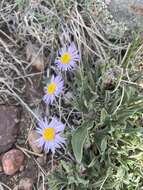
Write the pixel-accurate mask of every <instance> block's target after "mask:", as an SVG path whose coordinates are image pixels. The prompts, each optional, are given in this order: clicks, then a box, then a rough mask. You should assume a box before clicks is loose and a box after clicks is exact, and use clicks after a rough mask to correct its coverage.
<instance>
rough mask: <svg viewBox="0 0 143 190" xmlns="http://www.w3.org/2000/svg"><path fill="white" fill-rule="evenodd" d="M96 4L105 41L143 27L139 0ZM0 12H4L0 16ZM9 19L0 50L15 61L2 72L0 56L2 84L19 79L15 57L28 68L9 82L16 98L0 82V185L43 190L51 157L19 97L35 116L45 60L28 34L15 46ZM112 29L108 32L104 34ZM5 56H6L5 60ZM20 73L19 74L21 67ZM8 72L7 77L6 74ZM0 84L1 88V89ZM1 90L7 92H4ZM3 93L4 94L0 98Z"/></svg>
mask: <svg viewBox="0 0 143 190" xmlns="http://www.w3.org/2000/svg"><path fill="white" fill-rule="evenodd" d="M3 2H4V1H1V2H0V5H1V6H3V5H2V3H3ZM37 2H38V1H37ZM39 3H40V1H39ZM102 3H103V2H102V1H97V8H98V7H100V8H101V13H100V14H102V15H101V23H102V24H103V25H104V27H105V30H106V29H107V35H108V34H109V39H111V38H112V36H113V34H115V35H114V37H115V36H116V34H117V33H118V34H119V35H118V37H119V36H122V37H124V35H125V33H126V31H133V30H141V27H142V25H143V1H142V0H139V1H137V0H106V1H105V2H104V4H102ZM35 6H36V5H35ZM1 11H2V10H1ZM17 14H18V13H17ZM98 14H99V12H98V11H97V15H98ZM105 14H106V16H105ZM3 16H4V15H1V17H3ZM9 16H12V18H13V20H10V21H11V22H14V19H15V18H14V17H13V15H9ZM103 18H104V19H103ZM3 20H4V19H3ZM11 22H5V23H6V24H7V25H5V24H4V25H2V26H3V28H2V27H1V29H0V45H1V49H0V53H1V54H3V56H5V57H6V56H8V59H7V64H9V68H11V62H12V61H13V62H14V63H12V64H13V66H14V65H15V63H16V62H17V65H18V66H17V67H15V68H14V69H13V68H12V69H11V70H10V71H9V69H8V71H7V70H6V73H4V74H3V71H4V69H2V68H5V65H4V64H3V58H2V57H1V67H0V73H1V75H2V80H3V78H4V76H6V77H7V78H8V80H7V81H8V84H10V88H12V87H13V83H12V82H11V81H10V80H11V78H13V76H14V75H17V76H16V78H17V79H18V77H21V73H18V72H19V71H17V69H18V68H19V66H20V64H21V63H19V61H18V58H19V59H22V60H24V61H25V62H24V61H23V63H22V64H24V68H30V70H29V71H28V74H27V73H26V76H27V75H28V76H29V78H28V77H27V79H26V80H27V81H26V83H25V82H23V81H24V80H25V79H24V78H22V80H21V79H20V80H19V79H18V80H19V81H18V84H17V81H16V82H15V83H14V85H16V86H14V89H15V90H16V91H17V93H18V94H19V96H18V97H16V94H14V93H13V91H11V89H8V88H9V86H6V85H5V83H3V84H4V85H1V95H0V96H1V99H0V100H1V101H0V189H2V190H3V189H13V190H32V189H33V190H35V189H38V190H48V185H47V184H45V182H44V179H43V178H44V177H45V176H46V174H47V173H48V172H49V168H50V167H51V163H50V160H51V159H50V157H51V155H45V154H44V153H43V152H42V149H41V148H39V147H37V146H36V145H35V144H34V142H35V140H36V139H37V138H38V134H37V133H36V132H35V126H36V122H35V119H33V117H32V115H31V113H30V111H29V110H28V109H27V107H26V106H25V104H23V102H22V101H21V99H20V98H19V97H21V98H22V100H23V101H24V102H25V103H26V105H28V106H29V107H30V109H31V110H32V112H33V113H34V114H39V112H40V111H39V110H44V109H45V108H43V103H42V101H41V97H42V95H43V83H42V74H43V70H44V69H47V68H48V62H49V60H50V58H49V56H47V54H46V53H45V54H44V55H43V54H42V53H41V51H40V48H39V46H38V45H39V44H38V45H37V44H35V43H34V38H31V41H29V39H28V40H27V41H26V43H25V41H22V38H23V36H22V37H21V39H19V40H17V42H16V43H17V44H18V45H17V44H15V41H14V39H15V36H14V35H17V33H16V31H15V33H14V34H13V32H12V31H10V30H9V29H8V28H10V29H12V26H14V23H11ZM108 22H109V23H108ZM15 24H16V23H15ZM10 25H11V26H10ZM113 26H114V27H113ZM121 26H122V27H121ZM113 29H114V32H113V33H112V35H111V36H110V34H111V31H112V30H113ZM7 30H9V31H7ZM114 40H115V38H114ZM37 41H38V40H37ZM22 43H23V44H22ZM38 43H39V42H38ZM42 43H43V42H42ZM33 44H34V45H33ZM17 46H18V47H17ZM13 47H14V48H15V47H17V50H16V51H13ZM42 47H43V46H42ZM46 50H47V49H46ZM12 51H13V53H15V52H16V55H17V52H19V51H23V55H20V57H18V56H17V57H16V58H15V57H13V56H12V55H11V52H12ZM39 52H40V53H39ZM43 52H44V50H43ZM6 54H7V55H6ZM9 57H11V59H10V58H9ZM23 57H24V59H23ZM11 60H12V61H11ZM4 61H5V60H4ZM25 65H26V66H25ZM27 65H28V66H27ZM21 68H22V67H21ZM21 70H22V69H21ZM20 72H23V73H24V71H20ZM9 73H10V75H11V78H10V77H8V76H9ZM15 73H16V74H15ZM17 73H18V74H17ZM0 77H1V76H0ZM2 80H1V78H0V81H2ZM15 80H16V79H15ZM5 86H6V91H5V89H4V87H5ZM17 88H18V89H19V91H18V90H17ZM7 90H9V92H8V93H7ZM3 92H4V93H3ZM5 93H7V94H6V96H5ZM11 97H12V98H11ZM13 97H14V98H13ZM37 108H38V109H37ZM37 110H38V111H37ZM48 111H49V110H46V112H47V114H48ZM40 114H41V113H40ZM55 167H58V166H57V163H56V161H55ZM43 176H44V177H43Z"/></svg>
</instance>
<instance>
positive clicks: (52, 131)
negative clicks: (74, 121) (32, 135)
mask: <svg viewBox="0 0 143 190" xmlns="http://www.w3.org/2000/svg"><path fill="white" fill-rule="evenodd" d="M38 125H39V127H38V128H37V133H39V134H40V135H41V137H40V138H39V139H38V140H36V143H37V145H38V146H40V147H43V149H44V151H45V152H46V153H48V152H49V151H50V150H51V152H52V153H53V154H54V153H55V150H56V149H57V148H61V147H62V145H63V144H65V138H63V137H61V136H60V133H61V132H62V131H64V129H65V125H64V124H63V123H62V122H60V121H59V120H58V119H57V118H56V117H54V118H53V119H52V121H51V122H50V123H48V121H47V118H45V119H44V120H43V119H42V120H40V122H39V124H38Z"/></svg>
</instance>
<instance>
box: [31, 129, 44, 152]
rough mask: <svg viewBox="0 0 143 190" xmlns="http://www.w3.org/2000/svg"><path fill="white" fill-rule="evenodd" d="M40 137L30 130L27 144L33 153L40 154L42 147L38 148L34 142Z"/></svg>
mask: <svg viewBox="0 0 143 190" xmlns="http://www.w3.org/2000/svg"><path fill="white" fill-rule="evenodd" d="M40 137H41V135H40V134H38V133H37V132H36V131H35V130H31V131H30V133H29V136H28V143H29V146H30V147H31V149H32V150H33V151H34V152H35V153H38V154H40V153H41V152H42V147H39V146H38V145H37V143H36V140H37V139H39V138H40Z"/></svg>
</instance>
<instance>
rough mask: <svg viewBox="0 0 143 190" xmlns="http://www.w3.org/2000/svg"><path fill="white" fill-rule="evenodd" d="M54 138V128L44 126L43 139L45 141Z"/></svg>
mask: <svg viewBox="0 0 143 190" xmlns="http://www.w3.org/2000/svg"><path fill="white" fill-rule="evenodd" d="M54 138H55V129H54V128H45V129H44V130H43V139H44V140H45V141H53V140H54Z"/></svg>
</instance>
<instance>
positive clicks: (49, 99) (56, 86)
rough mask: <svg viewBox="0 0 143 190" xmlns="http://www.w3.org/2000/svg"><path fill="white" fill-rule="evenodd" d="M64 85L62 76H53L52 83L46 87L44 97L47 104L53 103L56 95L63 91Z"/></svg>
mask: <svg viewBox="0 0 143 190" xmlns="http://www.w3.org/2000/svg"><path fill="white" fill-rule="evenodd" d="M63 87H64V81H63V80H62V78H61V77H60V76H56V77H54V76H52V78H51V81H50V83H48V84H47V86H46V87H45V93H46V94H45V95H44V97H43V100H44V101H45V103H47V104H52V103H53V101H54V99H55V97H56V96H58V95H59V94H60V93H61V92H62V91H63Z"/></svg>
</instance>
